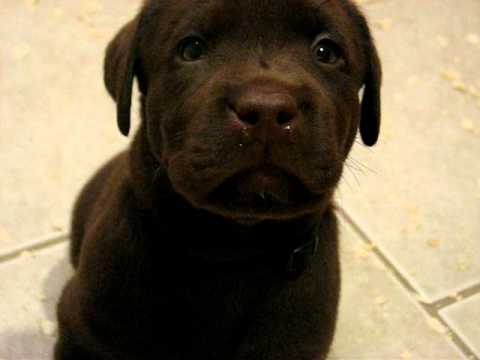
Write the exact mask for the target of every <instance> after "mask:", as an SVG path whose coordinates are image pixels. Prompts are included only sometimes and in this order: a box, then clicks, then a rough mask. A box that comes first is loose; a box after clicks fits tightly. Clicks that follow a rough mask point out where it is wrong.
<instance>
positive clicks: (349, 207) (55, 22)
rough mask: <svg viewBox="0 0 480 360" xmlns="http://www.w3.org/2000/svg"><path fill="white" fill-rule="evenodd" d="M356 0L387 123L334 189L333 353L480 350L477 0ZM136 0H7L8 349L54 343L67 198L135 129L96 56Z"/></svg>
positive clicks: (2, 337) (2, 81) (1, 345)
mask: <svg viewBox="0 0 480 360" xmlns="http://www.w3.org/2000/svg"><path fill="white" fill-rule="evenodd" d="M360 2H361V3H363V4H362V6H363V7H364V9H365V11H366V13H367V15H368V17H369V19H370V22H371V24H372V28H373V31H374V35H375V38H376V39H377V43H378V47H379V50H380V54H381V57H382V59H383V64H384V73H385V84H384V90H383V103H384V104H383V105H384V106H383V114H384V123H383V129H382V135H381V141H380V144H379V145H378V146H377V147H375V148H373V149H367V148H364V147H363V146H362V145H361V144H357V145H356V147H355V149H354V152H353V154H352V156H351V159H350V161H349V166H348V169H347V171H346V174H345V177H344V179H343V183H342V186H341V188H340V189H339V191H338V196H337V198H338V202H339V204H340V206H341V209H340V211H339V213H340V217H341V219H342V264H343V278H344V283H343V295H342V302H341V306H340V319H339V326H338V333H337V336H336V340H335V344H334V348H333V352H332V354H331V359H332V360H333V359H339V360H353V359H355V360H376V359H378V360H397V359H398V360H405V359H407V360H408V359H415V360H437V359H439V360H443V359H444V360H456V359H459V360H460V359H463V360H479V359H480V162H479V161H478V159H479V158H480V67H479V64H480V2H479V1H478V0H462V1H454V0H421V1H418V0H363V1H360ZM138 6H139V1H138V0H136V1H131V0H130V1H129V0H91V1H83V0H82V1H71V0H67V1H62V2H59V1H56V0H28V1H27V0H3V2H2V6H1V7H0V17H1V18H2V23H1V24H0V40H1V41H2V49H1V50H0V53H1V56H0V99H1V100H0V164H1V165H0V174H1V175H2V176H0V204H1V205H2V208H1V210H0V359H1V360H46V359H49V358H50V352H51V347H52V344H53V342H54V339H55V316H54V306H55V302H56V301H57V299H58V295H59V292H60V290H61V288H62V285H63V284H64V282H65V281H66V279H68V277H69V276H70V275H71V269H70V268H69V266H68V263H67V260H66V248H67V243H66V241H67V239H68V234H67V232H68V226H67V225H68V222H69V212H70V208H71V205H72V202H73V200H74V198H75V196H76V194H77V193H78V191H79V189H80V187H81V186H82V184H83V183H84V182H85V180H86V179H87V177H88V176H89V175H90V174H91V173H92V172H93V171H94V170H95V169H96V168H97V167H98V166H99V165H100V164H101V163H102V162H103V161H104V160H105V159H107V158H108V157H109V156H111V155H112V154H114V153H115V152H117V151H118V150H119V149H121V148H123V147H125V146H126V145H127V144H128V139H123V138H122V137H121V136H120V135H119V134H118V133H117V130H116V126H115V123H114V120H113V119H114V107H113V103H112V102H111V100H110V99H109V98H108V96H107V94H106V92H105V90H104V89H103V84H102V75H101V65H102V56H103V51H104V47H105V44H106V42H107V41H108V40H109V39H110V38H111V37H112V36H113V34H114V33H115V31H116V30H117V29H118V28H119V26H120V25H121V24H123V23H125V22H126V21H127V19H129V18H130V17H131V16H132V14H133V13H135V11H136V9H137V8H138ZM59 104H60V106H59ZM137 122H138V120H137Z"/></svg>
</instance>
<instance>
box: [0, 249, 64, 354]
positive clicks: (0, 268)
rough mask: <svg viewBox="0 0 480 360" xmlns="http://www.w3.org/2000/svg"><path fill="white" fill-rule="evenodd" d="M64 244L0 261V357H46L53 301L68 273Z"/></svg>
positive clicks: (50, 342) (52, 338)
mask: <svg viewBox="0 0 480 360" xmlns="http://www.w3.org/2000/svg"><path fill="white" fill-rule="evenodd" d="M66 251H67V250H66V244H60V245H57V246H54V247H51V248H48V249H46V250H42V251H38V252H26V253H24V254H22V256H20V257H19V258H17V259H15V260H12V261H10V262H7V263H0V292H1V294H2V296H1V298H0V358H1V359H5V360H49V359H51V352H52V347H53V344H54V341H55V327H56V317H55V304H56V303H57V301H58V297H59V295H60V291H61V289H62V287H63V285H64V283H65V282H66V280H67V279H68V278H69V277H70V276H71V274H72V270H71V268H70V266H69V265H68V263H67V261H66Z"/></svg>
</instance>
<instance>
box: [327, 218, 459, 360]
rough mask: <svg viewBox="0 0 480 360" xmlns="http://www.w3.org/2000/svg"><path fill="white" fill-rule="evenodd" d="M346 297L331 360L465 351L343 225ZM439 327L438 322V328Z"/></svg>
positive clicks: (447, 355) (414, 359) (418, 359)
mask: <svg viewBox="0 0 480 360" xmlns="http://www.w3.org/2000/svg"><path fill="white" fill-rule="evenodd" d="M341 249H342V251H341V264H342V278H343V280H342V282H343V283H342V298H341V302H340V316H339V322H338V328H337V335H336V338H335V341H334V345H333V352H332V354H331V356H330V358H329V360H454V359H463V358H464V357H463V355H462V354H460V352H459V351H458V350H457V349H456V348H455V347H454V346H453V345H452V343H451V342H450V340H449V339H448V337H447V335H446V329H444V328H443V327H441V326H439V325H437V322H436V321H434V320H432V319H431V318H430V317H428V316H427V315H425V314H424V312H423V311H422V310H421V309H420V307H419V306H418V305H417V304H416V303H415V301H414V300H413V297H412V296H411V295H410V294H409V293H407V292H406V291H405V290H404V289H403V288H402V287H401V286H400V285H399V283H398V282H397V281H396V280H395V279H393V278H392V275H391V273H390V272H389V271H388V270H386V268H385V267H384V266H383V264H382V263H381V262H380V261H379V260H378V259H377V257H376V255H375V254H374V253H373V252H372V251H371V249H370V248H368V247H367V246H365V243H364V242H363V241H362V240H361V239H360V238H359V236H358V235H357V234H356V233H354V232H353V231H352V229H351V228H350V227H349V226H348V225H346V224H345V223H343V225H342V234H341ZM435 325H437V326H435Z"/></svg>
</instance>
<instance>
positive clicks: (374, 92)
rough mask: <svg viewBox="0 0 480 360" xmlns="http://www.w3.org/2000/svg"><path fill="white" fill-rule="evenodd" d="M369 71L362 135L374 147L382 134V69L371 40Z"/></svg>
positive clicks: (363, 104)
mask: <svg viewBox="0 0 480 360" xmlns="http://www.w3.org/2000/svg"><path fill="white" fill-rule="evenodd" d="M367 47H368V50H367V62H368V63H367V70H366V75H365V80H364V86H365V88H364V91H363V99H362V109H361V110H362V114H361V118H360V135H361V136H362V141H363V143H364V144H365V145H367V146H373V145H375V143H376V142H377V140H378V136H379V134H380V118H381V114H380V112H381V99H380V87H381V83H382V67H381V64H380V58H379V56H378V52H377V49H376V48H375V45H374V43H373V40H371V38H370V39H369V42H368V45H367Z"/></svg>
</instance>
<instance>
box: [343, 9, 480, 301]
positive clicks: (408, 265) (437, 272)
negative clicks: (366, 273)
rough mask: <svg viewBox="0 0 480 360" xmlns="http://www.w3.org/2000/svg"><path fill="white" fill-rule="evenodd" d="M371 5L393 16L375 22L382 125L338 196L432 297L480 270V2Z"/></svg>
mask: <svg viewBox="0 0 480 360" xmlns="http://www.w3.org/2000/svg"><path fill="white" fill-rule="evenodd" d="M432 9H435V10H434V14H433V13H432V11H433V10H432ZM367 12H368V14H369V17H370V19H371V21H372V22H374V23H375V22H376V21H379V20H380V21H381V20H383V19H386V18H391V26H390V27H389V28H388V29H385V28H384V27H378V26H376V27H375V30H374V33H375V37H376V39H377V43H378V46H379V48H380V53H381V57H382V59H383V64H384V75H385V81H384V89H383V105H384V106H383V121H384V122H383V129H382V134H381V140H380V144H379V145H378V146H376V147H375V148H373V149H366V148H364V147H363V146H362V145H359V144H356V146H355V150H354V152H353V154H352V160H350V161H349V169H347V170H346V173H345V177H344V183H343V186H342V189H341V191H340V193H339V199H340V200H339V201H340V202H341V203H342V205H343V206H344V208H345V209H346V210H347V211H348V212H349V213H350V214H351V215H352V217H354V218H355V219H356V220H357V221H358V222H359V224H360V226H361V227H363V228H364V229H365V231H366V233H367V234H368V235H369V236H370V237H371V239H372V240H373V241H374V242H375V243H376V244H377V245H378V246H379V247H381V249H382V250H383V251H384V252H385V253H386V254H387V256H388V257H389V259H390V261H392V263H394V264H396V265H398V267H399V269H400V271H401V272H402V273H403V274H404V275H405V276H406V277H407V278H408V279H409V280H410V281H411V282H412V283H413V285H414V286H415V287H416V289H418V291H420V292H421V293H422V295H424V297H426V298H427V299H429V300H431V301H432V300H436V299H439V298H441V297H444V296H447V295H448V294H449V293H451V292H453V291H458V290H459V289H462V288H464V287H468V286H470V285H471V284H473V283H475V282H477V281H479V280H480V258H479V255H478V254H480V241H479V239H480V221H479V219H480V161H478V159H479V158H480V107H478V106H477V105H476V104H477V101H478V100H477V99H478V94H477V95H474V90H475V89H477V90H480V68H479V67H478V64H479V63H480V46H477V45H473V44H472V43H471V41H470V42H469V39H470V40H471V38H470V37H468V34H469V33H478V32H479V29H480V2H478V1H476V0H465V1H461V2H454V1H437V0H425V1H417V0H405V1H400V2H398V1H379V2H372V3H371V5H368V6H367ZM457 73H458V74H457ZM455 78H458V84H457V83H454V82H455V81H454V79H455ZM473 87H475V88H473ZM455 88H457V89H455ZM475 91H476V90H475Z"/></svg>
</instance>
